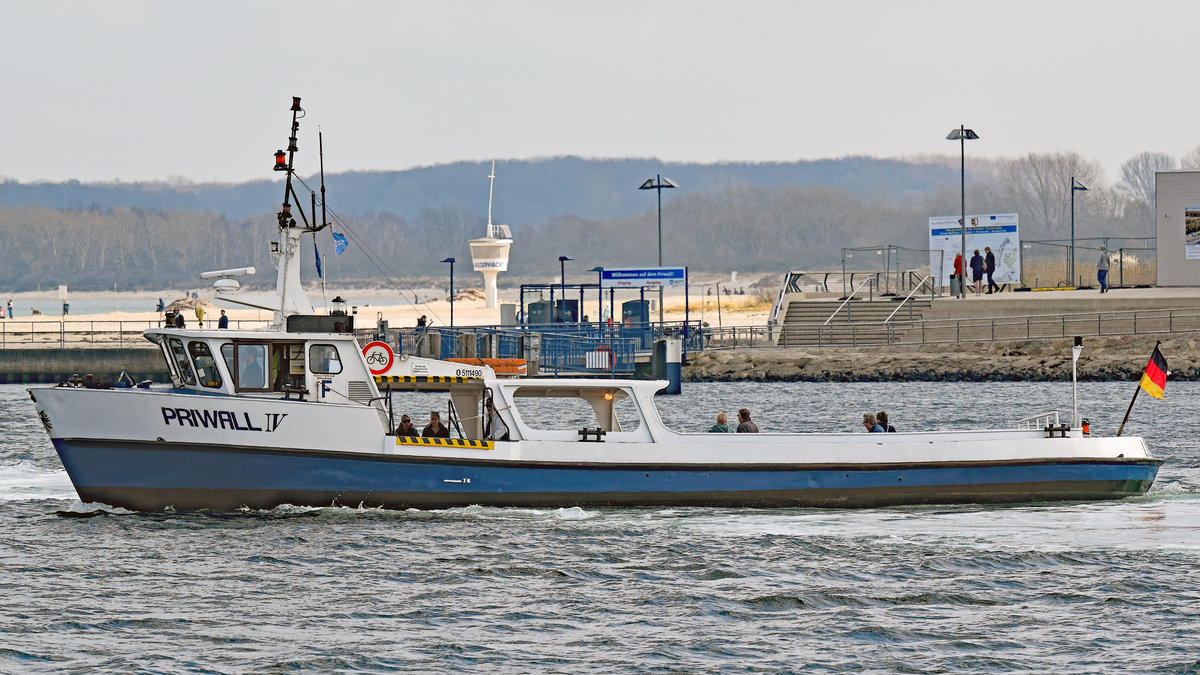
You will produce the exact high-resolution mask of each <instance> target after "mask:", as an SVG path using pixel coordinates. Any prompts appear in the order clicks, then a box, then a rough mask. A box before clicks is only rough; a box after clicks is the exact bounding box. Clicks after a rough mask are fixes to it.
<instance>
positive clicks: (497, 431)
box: [483, 398, 508, 441]
mask: <svg viewBox="0 0 1200 675" xmlns="http://www.w3.org/2000/svg"><path fill="white" fill-rule="evenodd" d="M483 437H484V438H486V439H488V440H489V441H507V440H508V425H507V424H505V423H504V418H503V417H501V416H500V413H498V412H496V407H495V406H494V405H492V399H490V398H489V399H488V400H487V421H486V425H485V426H484V428H483Z"/></svg>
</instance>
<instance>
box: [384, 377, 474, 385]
mask: <svg viewBox="0 0 1200 675" xmlns="http://www.w3.org/2000/svg"><path fill="white" fill-rule="evenodd" d="M480 382H483V380H481V379H479V378H478V377H453V376H450V375H376V376H375V383H376V384H476V383H480Z"/></svg>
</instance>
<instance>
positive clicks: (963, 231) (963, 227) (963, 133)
mask: <svg viewBox="0 0 1200 675" xmlns="http://www.w3.org/2000/svg"><path fill="white" fill-rule="evenodd" d="M977 138H979V134H977V133H975V132H974V131H973V130H971V129H968V128H966V127H965V126H963V125H959V127H958V128H957V129H954V130H952V131H951V132H950V135H949V136H946V140H948V141H958V146H959V150H960V152H961V153H962V164H961V165H960V167H959V171H960V173H959V177H960V179H961V182H960V183H959V185H960V186H961V187H962V220H959V221H958V225H959V252H958V255H959V256H960V259H961V260H962V267H961V268H960V269H961V270H962V271H961V272H959V274H958V297H960V298H965V297H967V285H966V284H965V283H964V277H966V276H967V275H966V271H967V141H973V140H975V139H977Z"/></svg>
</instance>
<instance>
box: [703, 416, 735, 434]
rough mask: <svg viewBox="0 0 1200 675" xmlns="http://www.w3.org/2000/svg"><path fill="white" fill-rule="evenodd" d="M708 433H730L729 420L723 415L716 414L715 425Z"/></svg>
mask: <svg viewBox="0 0 1200 675" xmlns="http://www.w3.org/2000/svg"><path fill="white" fill-rule="evenodd" d="M708 431H709V433H713V434H727V433H730V431H731V429H730V428H729V418H728V417H726V416H725V413H717V423H716V424H714V425H713V426H712V428H711V429H709V430H708Z"/></svg>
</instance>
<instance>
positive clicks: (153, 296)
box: [0, 275, 778, 328]
mask: <svg viewBox="0 0 1200 675" xmlns="http://www.w3.org/2000/svg"><path fill="white" fill-rule="evenodd" d="M710 277H711V278H710ZM760 278H761V276H751V277H747V278H743V279H742V280H741V282H742V284H741V288H743V289H744V290H745V294H744V295H722V296H721V297H720V301H719V303H718V300H717V296H716V295H715V287H714V285H713V282H714V281H721V283H722V287H723V288H724V287H727V286H728V284H727V283H726V282H727V281H728V277H727V276H721V277H717V276H716V275H703V276H701V275H697V278H696V279H695V280H694V283H693V284H692V286H691V288H690V293H689V294H688V301H689V302H688V303H687V304H688V305H689V312H690V318H691V319H692V320H693V321H694V320H702V321H706V322H708V323H710V324H711V325H713V326H716V325H718V324H722V325H736V326H756V325H764V324H766V322H767V318H768V316H769V314H770V311H771V305H770V302H769V301H765V300H763V299H762V297H761V296H759V297H756V295H755V294H754V292H753V291H752V290H751V288H750V286H751V285H752V284H753V283H755V282H757V281H758V280H759V279H760ZM477 279H478V277H475V276H473V277H472V278H471V279H470V280H477ZM543 283H548V282H543ZM430 286H431V284H429V283H425V284H421V283H418V284H416V286H415V287H410V288H405V289H401V290H392V289H380V288H343V289H337V290H335V289H334V288H333V287H332V286H330V287H327V288H325V289H324V292H322V288H321V287H320V286H315V285H307V286H306V290H307V291H308V296H309V299H310V300H311V301H312V303H313V306H314V308H315V309H316V311H317V312H318V313H324V312H325V311H327V308H328V306H329V303H331V302H332V301H333V299H334V298H335V297H339V296H340V297H343V298H345V299H346V302H347V311H351V312H355V313H356V316H358V317H359V318H357V319H356V325H358V326H369V325H374V324H375V322H376V321H378V320H379V319H384V320H386V321H387V322H388V324H389V326H391V327H393V328H401V327H406V326H415V325H416V323H417V318H418V317H420V316H422V315H424V316H425V317H427V321H428V322H429V324H430V325H432V326H448V325H450V301H449V298H448V297H447V296H446V290H445V289H444V288H441V289H439V288H433V287H430ZM777 290H778V289H777V288H776V289H774V290H773V291H772V293H771V295H772V296H773V295H774V292H775V291H777ZM193 292H195V293H196V294H197V295H198V296H199V297H198V298H197V300H198V301H199V303H200V304H201V305H202V306H203V307H204V312H205V322H206V323H207V322H208V321H216V320H217V317H219V316H220V312H221V310H225V312H226V314H227V315H228V316H229V318H230V321H231V322H239V321H244V322H262V321H266V320H268V319H270V316H271V313H270V312H269V311H265V310H261V309H253V308H247V307H242V306H239V305H236V304H234V303H231V302H228V301H226V300H223V299H221V298H219V297H217V295H216V293H214V292H213V291H212V290H211V289H204V290H196V291H191V290H188V291H181V290H179V289H166V290H158V291H116V292H114V291H80V292H75V291H71V292H70V293H69V294H68V296H67V298H68V301H69V303H70V311H69V313H68V314H67V315H65V316H64V315H63V314H62V309H61V301H60V300H59V296H58V293H57V290H54V289H43V290H41V291H26V292H20V293H11V294H9V293H4V294H3V296H0V297H2V298H3V300H4V301H7V300H8V299H9V298H10V297H11V298H12V300H13V304H14V309H15V310H16V316H15V317H7V315H6V318H5V320H6V321H9V322H12V321H16V322H20V323H24V324H26V325H28V324H29V322H36V323H41V322H54V323H55V324H57V323H58V322H59V321H63V320H66V321H70V322H84V321H86V322H93V321H94V322H139V323H145V324H151V323H158V322H159V321H161V320H162V314H161V313H159V312H156V311H155V307H156V306H157V303H158V301H159V299H162V300H163V302H164V303H165V304H166V305H168V306H170V305H171V304H172V303H174V302H177V301H182V300H188V299H189V297H188V296H190V294H191V293H193ZM706 292H707V293H710V294H709V295H706V294H705V293H706ZM272 295H273V293H272V292H270V291H256V290H253V291H252V290H245V291H239V292H238V294H237V296H236V297H244V298H246V299H247V300H250V301H255V300H257V301H259V302H262V303H263V304H266V303H267V301H269V300H270V298H271V296H272ZM518 296H519V291H518V289H516V288H501V289H500V302H501V303H502V304H503V303H512V304H516V303H517V302H518V299H519V298H518ZM556 297H558V294H556ZM568 297H571V298H577V297H578V293H577V292H576V293H574V294H572V293H571V292H570V290H569V287H568ZM652 297H653V294H652V293H650V292H647V294H646V298H647V299H651V298H652ZM636 298H637V294H636V293H635V292H631V291H624V292H622V293H618V294H617V297H616V302H617V312H618V314H619V313H620V304H621V302H623V301H625V300H633V299H636ZM535 299H537V298H536V297H534V296H531V295H526V297H525V301H526V302H527V303H528V302H530V301H532V300H535ZM546 299H549V296H548V295H547V296H546ZM608 299H609V296H608V293H607V292H606V293H605V294H604V303H605V304H604V309H605V311H607V309H608ZM596 304H597V297H596V292H595V291H594V290H592V291H586V292H585V297H584V304H583V313H584V314H586V315H588V316H589V317H591V318H592V319H593V320H594V319H595V317H596V316H597V307H596ZM718 304H719V305H720V307H719V311H718ZM663 305H664V317H665V319H666V320H667V321H682V320H683V319H684V315H685V312H684V305H685V302H684V290H683V289H682V288H672V289H668V290H667V293H666V299H665V301H664V303H663ZM35 308H36V309H37V310H39V311H40V312H41V313H40V314H34V313H33V309H35ZM143 308H144V309H143ZM184 318H185V321H187V323H188V325H194V322H195V320H196V318H195V313H194V311H193V310H192V309H191V308H189V309H187V310H186V311H185V313H184ZM655 318H657V317H655ZM499 323H500V309H499V308H495V309H488V308H487V307H485V306H484V300H483V293H482V290H481V289H480V288H478V287H472V286H467V287H465V288H462V287H457V285H456V288H455V301H454V324H455V325H456V326H485V325H496V324H499ZM247 327H249V324H247Z"/></svg>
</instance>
